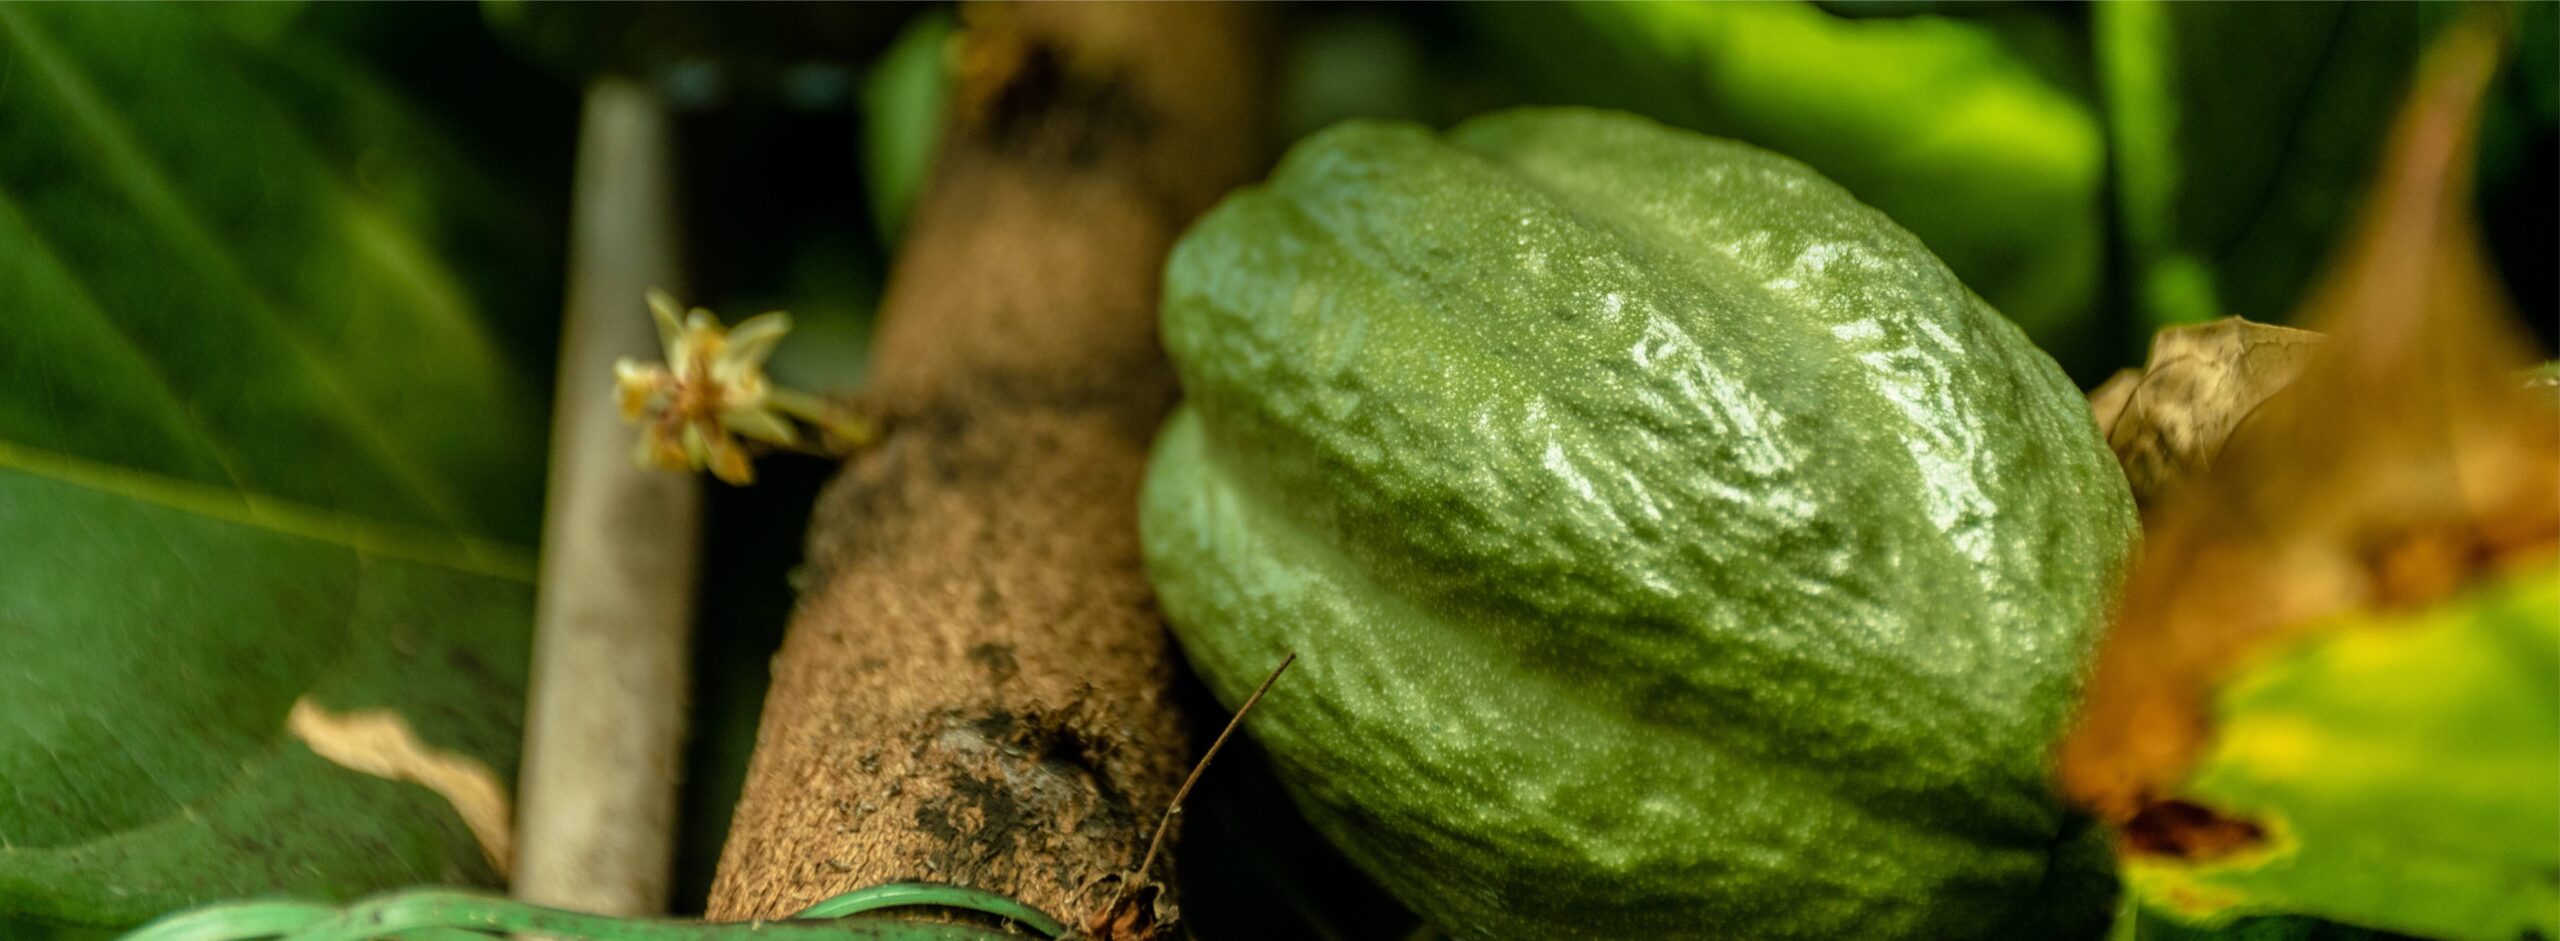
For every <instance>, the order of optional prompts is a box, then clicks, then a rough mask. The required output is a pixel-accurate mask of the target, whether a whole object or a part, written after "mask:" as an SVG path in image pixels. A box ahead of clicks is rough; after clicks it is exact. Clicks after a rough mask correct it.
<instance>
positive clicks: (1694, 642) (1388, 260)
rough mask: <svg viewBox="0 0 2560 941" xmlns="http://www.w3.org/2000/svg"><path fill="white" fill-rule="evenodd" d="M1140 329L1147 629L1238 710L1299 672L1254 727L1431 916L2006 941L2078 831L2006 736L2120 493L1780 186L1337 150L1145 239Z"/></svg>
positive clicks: (1995, 367)
mask: <svg viewBox="0 0 2560 941" xmlns="http://www.w3.org/2000/svg"><path fill="white" fill-rule="evenodd" d="M1163 332H1164V341H1165V344H1166V346H1167V348H1168V349H1169V350H1170V352H1171V354H1172V357H1173V360H1174V362H1175V364H1176V366H1177V368H1178V369H1179V371H1180V374H1181V378H1182V382H1183V386H1184V389H1185V392H1186V404H1185V405H1184V406H1183V407H1182V409H1181V410H1180V411H1179V412H1177V413H1176V415H1175V417H1174V418H1173V419H1172V421H1171V423H1170V424H1169V425H1168V426H1167V428H1166V429H1165V431H1164V433H1163V435H1162V438H1161V439H1160V440H1159V441H1158V443H1157V446H1156V453H1155V455H1154V458H1153V464H1152V466H1151V468H1150V470H1149V476H1148V480H1147V483H1146V488H1145V494H1144V497H1143V500H1144V507H1143V511H1142V513H1143V516H1142V527H1143V529H1144V537H1145V538H1144V543H1145V552H1146V559H1147V565H1148V570H1149V573H1150V575H1151V577H1152V579H1153V580H1154V582H1155V585H1156V588H1157V590H1158V592H1159V593H1160V597H1161V601H1162V604H1163V607H1164V610H1165V612H1166V614H1167V615H1168V616H1169V618H1170V620H1171V621H1172V623H1173V625H1174V627H1175V629H1176V631H1177V633H1178V635H1179V637H1180V639H1181V640H1182V642H1183V647H1184V649H1185V651H1186V652H1187V653H1188V656H1189V657H1190V658H1191V661H1192V663H1193V664H1194V665H1195V666H1196V667H1197V669H1198V671H1199V672H1200V674H1201V675H1202V676H1203V677H1205V678H1206V679H1207V681H1208V682H1209V684H1210V685H1211V687H1212V688H1213V689H1214V690H1216V691H1217V692H1218V694H1219V695H1221V696H1222V697H1224V698H1225V699H1226V700H1227V701H1228V702H1229V704H1231V705H1232V704H1234V703H1235V702H1236V701H1237V700H1238V699H1239V698H1240V697H1241V696H1242V695H1243V694H1245V693H1246V692H1248V691H1250V690H1251V689H1252V687H1253V686H1254V685H1255V683H1256V682H1257V681H1258V680H1259V679H1260V678H1261V677H1262V675H1263V674H1264V673H1265V672H1266V671H1268V670H1269V669H1270V668H1271V666H1272V665H1273V664H1274V663H1276V662H1277V661H1278V660H1279V659H1280V657H1281V656H1282V654H1283V653H1284V652H1288V651H1296V652H1298V653H1299V654H1300V655H1301V657H1302V662H1301V663H1300V665H1299V667H1298V669H1297V670H1296V671H1294V672H1292V673H1291V674H1290V675H1289V676H1288V678H1287V679H1286V680H1285V681H1284V682H1283V683H1282V684H1281V687H1280V688H1279V689H1278V690H1276V691H1275V692H1274V694H1273V695H1272V697H1271V698H1269V699H1268V700H1266V701H1265V702H1264V703H1263V704H1262V705H1261V706H1260V707H1259V708H1258V710H1257V711H1256V712H1255V714H1254V715H1253V716H1252V718H1251V719H1250V720H1249V727H1250V728H1251V729H1252V731H1253V733H1254V734H1255V736H1256V737H1257V738H1258V739H1259V740H1260V741H1261V742H1262V743H1263V744H1264V745H1265V746H1266V747H1267V748H1268V750H1269V751H1270V752H1271V754H1272V755H1273V757H1274V759H1275V761H1276V763H1277V765H1278V767H1279V770H1280V772H1281V774H1282V776H1283V777H1284V779H1285V780H1286V781H1287V782H1288V783H1289V785H1290V788H1291V790H1292V792H1293V793H1294V794H1295V795H1296V796H1297V798H1298V800H1299V802H1300V804H1301V805H1302V806H1303V808H1304V809H1305V810H1306V811H1307V813H1308V816H1309V817H1310V819H1312V820H1313V821H1314V823H1315V825H1316V826H1317V827H1318V828H1320V829H1321V830H1323V831H1324V832H1325V833H1326V834H1327V835H1328V836H1329V837H1330V838H1331V839H1332V840H1333V841H1334V842H1335V843H1337V844H1338V845H1339V846H1341V847H1342V849H1343V850H1344V851H1345V852H1346V853H1347V854H1348V855H1349V856H1350V858H1351V859H1352V860H1353V861H1354V862H1356V863H1358V864H1359V865H1360V866H1362V867H1363V868H1365V869H1367V870H1368V871H1369V872H1370V873H1371V874H1372V875H1374V876H1375V877H1377V878H1378V879H1379V880H1380V882H1381V883H1382V884H1384V885H1385V886H1386V887H1387V888H1388V889H1389V890H1390V891H1392V892H1394V893H1395V894H1396V895H1397V896H1398V897H1400V898H1402V899H1403V900H1405V901H1406V902H1407V903H1408V904H1411V905H1412V906H1414V907H1415V908H1416V909H1418V910H1420V911H1421V912H1422V913H1424V914H1425V915H1427V916H1429V917H1431V918H1432V919H1433V920H1435V921H1437V922H1439V923H1440V924H1442V925H1444V926H1445V927H1447V928H1449V929H1450V930H1451V931H1452V932H1453V933H1455V934H1456V935H1457V936H1458V937H1460V938H1465V939H1490V938H1503V939H1513V938H1518V939H1558V938H1608V939H1620V938H1623V939H1660V938H1687V937H1702V938H1703V937H1714V938H1823V939H1837V938H1863V939H1877V938H1928V939H1948V938H1964V937H1992V936H2018V937H2024V935H2016V934H2014V933H2013V932H2015V931H2016V930H2018V929H2017V928H2016V927H2015V926H2016V925H2017V924H2020V922H2018V921H2015V920H2014V919H2019V918H2022V917H2035V916H2036V915H2037V914H2038V913H2032V912H2029V911H2027V910H2028V909H2030V908H2032V907H2033V903H2032V901H2031V900H2032V899H2033V898H2034V897H2035V896H2036V895H2037V894H2038V893H2039V891H2042V890H2044V889H2045V888H2046V887H2047V883H2048V882H2052V881H2062V877H2061V876H2059V875H2056V874H2055V870H2056V869H2057V867H2056V866H2055V865H2054V860H2055V859H2056V858H2057V857H2058V856H2062V855H2075V856H2076V855H2081V854H2080V852H2079V851H2080V850H2082V849H2085V847H2086V844H2082V843H2077V842H2074V841H2072V840H2071V839H2070V834H2071V832H2072V829H2071V827H2070V826H2069V825H2068V823H2067V822H2066V815H2065V813H2064V812H2063V810H2062V809H2060V808H2059V806H2058V805H2057V804H2056V803H2055V802H2054V800H2053V798H2052V797H2051V796H2050V792H2049V791H2048V789H2047V785H2046V780H2045V774H2044V761H2045V750H2046V747H2047V744H2048V742H2049V741H2050V739H2051V737H2052V736H2053V735H2054V734H2056V733H2057V732H2058V731H2059V730H2058V726H2059V725H2060V723H2061V722H2062V721H2063V719H2064V717H2065V713H2066V711H2067V708H2068V705H2069V700H2070V697H2071V695H2072V693H2073V692H2074V690H2075V688H2076V684H2077V680H2078V676H2079V672H2080V670H2081V667H2082V664H2083V657H2084V654H2085V653H2086V650H2087V648H2088V646H2089V644H2090V642H2091V641H2092V640H2093V637H2092V635H2093V633H2094V631H2095V630H2096V628H2097V626H2098V624H2099V622H2100V620H2101V617H2102V613H2103V609H2104V607H2105V605H2106V601H2107V592H2108V589H2109V586H2110V584H2111V579H2112V576H2113V575H2114V574H2115V572H2116V570H2117V568H2118V567H2119V564H2120V563H2121V561H2122V558H2123V556H2124V555H2125V553H2126V552H2127V550H2128V548H2129V545H2130V542H2131V539H2132V533H2133V530H2134V517H2133V511H2132V503H2131V499H2130V497H2129V496H2128V494H2127V492H2126V486H2125V483H2124V480H2123V478H2122V476H2121V474H2120V473H2119V472H2118V471H2117V469H2116V467H2115V464H2114V462H2113V460H2112V459H2111V458H2110V457H2109V456H2108V453H2107V451H2106V449H2105V447H2104V446H2103V445H2102V443H2101V442H2100V441H2099V439H2098V436H2097V432H2096V429H2095V427H2094V425H2093V423H2092V421H2091V418H2090V416H2089V413H2088V409H2087V407H2086V406H2085V405H2084V404H2083V402H2082V401H2081V398H2080V396H2079V394H2078V393H2077V391H2076V390H2075V389H2073V388H2072V386H2071V385H2070V383H2069V382H2068V381H2067V380H2066V379H2065V378H2064V377H2063V375H2062V373H2061V372H2060V371H2059V370H2058V369H2057V368H2056V367H2055V366H2054V364H2053V362H2052V361H2051V360H2049V359H2047V358H2046V357H2045V356H2044V355H2043V354H2041V353H2039V352H2038V351H2037V350H2036V349H2035V348H2034V347H2033V346H2032V345H2030V344H2029V343H2028V342H2027V340H2026V339H2025V338H2024V337H2023V336H2022V335H2021V334H2020V333H2019V332H2018V330H2017V329H2016V328H2015V327H2013V326H2011V325H2010V324H2009V323H2008V322H2007V321H2006V320H2004V319H2002V318H2001V317H2000V316H1999V314H1998V313H1997V312H1995V311H1993V310H1992V309H1991V308H1990V307H1988V306H1987V305H1985V304H1984V303H1983V302H1982V300H1981V299H1980V298H1978V297H1976V296H1975V295H1974V294H1973V293H1972V292H1970V291H1968V290H1966V289H1965V287H1964V285H1963V284H1961V283H1959V282H1958V281H1957V280H1956V279H1955V277H1954V276H1952V275H1951V274H1949V273H1948V271H1947V269H1946V267H1945V266H1944V265H1942V264H1940V263H1939V261H1938V260H1937V259H1936V258H1934V257H1932V256H1931V255H1930V254H1929V252H1928V251H1927V250H1926V249H1925V248H1923V247H1922V246H1921V244H1920V243H1919V241H1917V240H1916V239H1914V238H1913V237H1912V236H1911V235H1910V234H1908V233H1906V232H1904V231H1903V230H1901V229H1899V228H1897V227H1895V226H1894V224H1893V223H1892V222H1891V221H1890V220H1888V219H1886V218H1885V217H1884V216H1883V215H1882V214H1880V213H1877V212H1876V211H1875V210H1873V209H1870V208H1868V207H1866V206H1864V205H1861V204H1859V203H1858V202H1857V201H1855V200H1854V199H1853V198H1852V197H1850V195H1849V194H1848V193H1847V192H1846V191H1844V190H1842V189H1841V188H1839V187H1838V186H1835V185H1833V184H1832V183H1830V182H1829V181H1826V180H1824V179H1823V178H1822V177H1821V176H1819V175H1817V174H1816V173H1814V172H1813V171H1812V170H1810V169H1808V168H1806V167H1805V166H1803V165H1802V164H1799V163H1797V162H1795V161H1793V160H1789V159H1787V158H1784V157H1781V156H1778V155H1775V154H1771V153H1768V152H1765V151H1761V150H1758V149H1755V148H1752V147H1749V146H1746V145H1742V144H1737V143H1732V142H1728V141H1720V140H1714V139H1710V138H1706V137H1701V136H1698V135H1695V134H1691V133H1687V132H1683V131H1676V130H1672V129H1669V128H1665V127H1662V126H1660V125H1657V124H1653V123H1651V122H1648V121H1645V120H1643V119H1640V118H1635V117H1631V116H1626V115H1619V114H1612V113H1606V112H1595V111H1579V110H1527V111H1513V112H1506V113H1503V114H1499V115H1495V116H1491V117H1487V118H1482V119H1479V120H1476V121H1474V122H1472V123H1469V124H1466V125H1463V126H1461V127H1459V128H1457V129H1456V130H1454V131H1452V132H1450V133H1448V134H1447V135H1446V136H1445V137H1443V136H1435V135H1434V134H1432V133H1431V132H1429V131H1426V130H1424V129H1422V128H1419V127H1413V126H1405V125H1396V124H1380V123H1354V124H1347V125H1340V126H1337V127H1335V128H1333V129H1331V130H1328V131H1325V132H1322V133H1319V134H1317V135H1315V136H1313V137H1311V138H1309V139H1307V140H1306V141H1305V142H1303V143H1301V144H1299V145H1298V146H1297V148H1296V149H1294V150H1293V151H1292V152H1291V153H1290V154H1289V156H1288V157H1287V158H1286V160H1285V161H1284V162H1283V163H1282V165H1281V166H1280V168H1279V170H1278V171H1277V173H1276V174H1275V175H1274V176H1273V177H1272V179H1271V180H1270V181H1269V182H1267V183H1265V184H1263V185H1260V186H1257V187H1253V188H1249V189H1246V190H1243V191H1241V192H1239V193H1237V194H1236V195H1234V196H1232V197H1230V198H1229V199H1227V200H1226V202H1225V203H1223V204H1222V205H1220V206H1219V207H1218V208H1217V209H1216V210H1214V211H1212V212H1211V213H1210V214H1209V215H1208V216H1207V217H1205V218H1204V219H1203V220H1202V221H1201V222H1200V223H1199V224H1198V225H1197V227H1195V228H1194V229H1193V230H1192V232H1190V233H1189V234H1188V235H1187V236H1185V237H1184V239H1183V240H1182V242H1181V243H1180V245H1179V246H1177V248H1176V249H1175V251H1174V253H1173V257H1172V260H1171V262H1170V267H1169V270H1168V273H1167V275H1166V281H1165V290H1164V320H1163ZM2066 845H2068V847H2069V849H2068V850H2066V848H2065V847H2066ZM2081 881H2082V882H2084V883H2085V881H2086V880H2081ZM2080 895H2082V896H2083V897H2084V902H2085V903H2087V904H2094V905H2098V906H2103V905H2104V904H2105V899H2104V897H2103V893H2101V894H2100V895H2099V896H2098V897H2096V898H2095V899H2094V900H2091V899H2087V898H2086V896H2088V895H2089V893H2086V892H2082V893H2080ZM2004 933H2005V934H2004Z"/></svg>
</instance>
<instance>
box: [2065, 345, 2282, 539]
mask: <svg viewBox="0 0 2560 941" xmlns="http://www.w3.org/2000/svg"><path fill="white" fill-rule="evenodd" d="M2320 340H2321V337H2320V335H2319V334H2317V333H2313V332H2311V331H2309V330H2296V329H2294V328H2292V327H2279V326H2276V325H2273V324H2263V323H2252V322H2250V321H2247V320H2243V319H2241V318H2238V317H2226V318H2223V319H2221V320H2217V321H2214V322H2212V323H2207V324H2197V325H2194V326H2189V327H2172V328H2169V329H2167V330H2162V331H2160V333H2159V334H2158V335H2157V336H2154V337H2152V338H2151V356H2150V359H2149V361H2148V362H2146V363H2145V364H2144V365H2143V368H2142V370H2141V371H2140V372H2135V371H2133V370H2126V371H2124V372H2121V373H2118V374H2116V376H2115V378H2113V379H2110V380H2108V381H2107V384H2106V385H2103V386H2100V387H2099V388H2098V391H2097V392H2095V393H2092V394H2091V395H2090V408H2091V409H2093V410H2095V411H2096V412H2097V415H2098V427H2099V429H2100V431H2101V432H2103V433H2104V434H2105V435H2106V437H2107V447H2108V448H2110V449H2112V450H2114V451H2115V453H2116V460H2117V461H2118V462H2119V463H2122V464H2123V465H2124V474H2125V479H2126V480H2128V481H2130V482H2131V483H2132V484H2133V498H2134V500H2135V501H2137V502H2139V503H2141V504H2142V505H2144V506H2150V505H2152V504H2153V503H2154V502H2156V500H2157V499H2158V497H2159V496H2160V495H2161V494H2162V493H2164V492H2166V491H2167V490H2168V489H2169V488H2170V487H2172V486H2173V485H2175V484H2177V483H2178V482H2179V481H2183V480H2187V479H2190V478H2193V477H2195V476H2196V475H2198V474H2201V473H2203V472H2204V471H2205V469H2206V468H2208V467H2211V466H2212V464H2213V460H2214V458H2215V457H2216V456H2217V455H2220V454H2221V453H2222V447H2223V443H2224V442H2225V441H2227V440H2229V439H2230V437H2231V433H2232V431H2233V430H2234V429H2237V428H2239V427H2240V425H2241V423H2242V422H2245V421H2247V420H2248V419H2249V416H2250V415H2253V414H2255V413H2256V412H2257V410H2258V407H2259V406H2260V405H2263V404H2265V402H2266V401H2267V400H2268V399H2270V398H2273V397H2274V396H2275V395H2276V393H2278V392H2280V391H2282V390H2283V389H2284V388H2285V387H2286V386H2288V385H2291V384H2292V383H2293V381H2294V379H2295V378H2296V377H2299V376H2300V375H2301V374H2302V369H2303V366H2304V365H2306V364H2307V363H2309V362H2310V359H2311V355H2312V351H2313V350H2315V349H2317V347H2318V344H2319V342H2320Z"/></svg>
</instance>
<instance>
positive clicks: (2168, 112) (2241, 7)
mask: <svg viewBox="0 0 2560 941" xmlns="http://www.w3.org/2000/svg"><path fill="white" fill-rule="evenodd" d="M2459 9H2461V8H2460V7H2459V6H2458V5H2455V4H2442V5H2425V4H2412V3H2297V4H2282V5H2259V4H2241V3H2168V2H2163V0H2127V2H2121V3H2108V4H2102V5H2099V6H2098V7H2097V8H2096V9H2095V10H2094V11H2093V14H2094V17H2095V22H2094V24H2093V25H2094V28H2095V30H2096V36H2097V58H2098V62H2099V65H2100V68H2101V69H2102V71H2103V73H2104V75H2105V76H2106V87H2107V90H2108V93H2107V112H2108V117H2109V120H2110V121H2111V123H2112V124H2113V127H2114V138H2115V159H2116V165H2117V193H2118V206H2119V212H2120V218H2121V220H2122V225H2123V231H2124V237H2125V244H2126V250H2127V254H2128V256H2129V264H2130V267H2131V269H2132V284H2131V285H2130V289H2131V293H2132V295H2133V296H2134V297H2135V298H2136V304H2137V306H2138V309H2139V310H2140V311H2141V312H2142V314H2143V317H2144V319H2145V322H2146V323H2147V324H2148V325H2150V326H2153V327H2159V326H2168V325H2172V324H2180V323H2201V322H2203V321H2206V320H2211V319H2214V318H2217V317H2222V316H2225V315H2230V314H2237V315H2240V316H2245V317H2251V318H2255V319H2260V320H2277V319H2281V318H2283V317H2284V316H2286V315H2287V314H2290V313H2291V312H2292V308H2293V305H2294V302H2295V298H2296V295H2298V294H2299V293H2300V291H2301V290H2302V288H2303V286H2304V285H2305V284H2307V283H2309V281H2310V279H2311V278H2312V276H2313V275H2314V274H2315V273H2316V271H2317V268H2318V267H2319V266H2320V265H2321V263H2323V262H2325V261H2326V260H2327V258H2328V255H2329V252H2330V249H2331V247H2332V245H2333V243H2334V242H2335V241H2336V239H2337V236H2338V234H2339V233H2340V232H2341V230H2342V229H2343V228H2344V226H2345V225H2346V223H2347V221H2348V219H2347V216H2348V214H2349V213H2350V212H2352V211H2353V209H2354V208H2355V206H2356V204H2357V201H2358V200H2359V199H2360V198H2361V197H2362V196H2363V194H2364V189H2365V186H2366V185H2367V181H2368V179H2369V178H2370V177H2371V175H2372V173H2373V171H2374V168H2375V161H2376V160H2377V158H2378V156H2379V152H2380V148H2379V146H2378V142H2379V141H2380V139H2381V135H2382V132H2383V130H2384V127H2385V125H2386V124H2387V123H2388V122H2389V121H2390V118H2391V114H2392V112H2393V110H2394V109H2395V108H2396V107H2397V106H2398V104H2399V102H2400V98H2401V95H2402V93H2403V92H2404V91H2405V90H2406V85H2407V84H2408V79H2409V75H2410V73H2411V70H2412V69H2413V68H2414V67H2415V64H2416V62H2417V56H2418V51H2419V50H2420V49H2422V48H2424V47H2425V41H2426V37H2427V35H2428V33H2429V32H2430V31H2431V30H2432V29H2433V28H2434V27H2435V26H2438V25H2441V24H2442V23H2443V22H2444V21H2446V20H2448V19H2449V18H2450V16H2451V14H2452V13H2454V12H2457V11H2458V10H2459Z"/></svg>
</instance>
